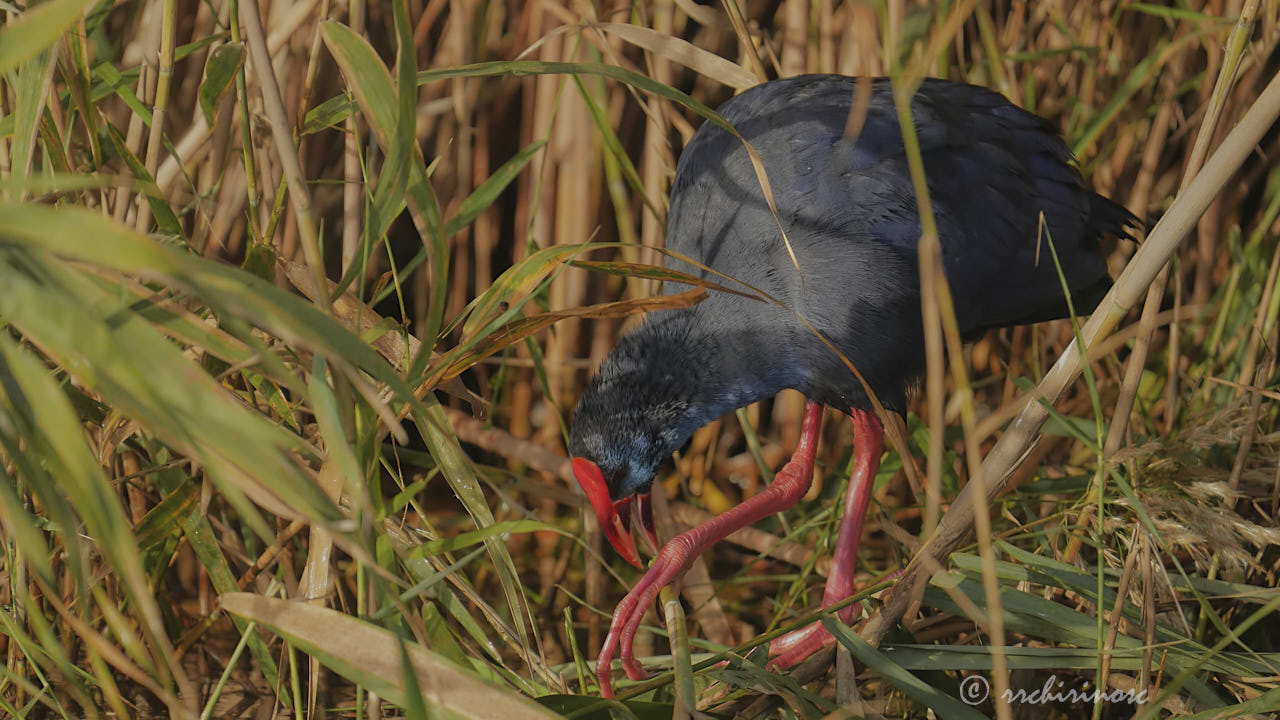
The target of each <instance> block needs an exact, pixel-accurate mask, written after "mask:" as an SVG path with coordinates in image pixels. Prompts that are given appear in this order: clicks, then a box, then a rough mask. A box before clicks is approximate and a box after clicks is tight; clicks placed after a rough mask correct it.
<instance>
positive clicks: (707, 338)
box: [601, 306, 799, 451]
mask: <svg viewBox="0 0 1280 720" xmlns="http://www.w3.org/2000/svg"><path fill="white" fill-rule="evenodd" d="M699 311H700V307H699V306H694V307H691V308H681V309H677V310H666V311H662V312H658V313H654V314H653V315H652V316H650V318H649V319H647V320H646V322H645V323H644V324H643V325H641V326H640V327H639V328H637V329H636V330H635V331H634V332H632V333H630V334H628V335H627V336H626V337H624V338H623V340H622V341H621V342H620V343H619V346H618V348H617V350H616V351H615V352H614V353H613V354H612V355H610V357H609V359H608V360H607V361H606V363H607V364H612V365H613V366H614V367H612V368H602V371H601V374H602V375H605V374H614V373H617V374H625V375H628V376H630V377H628V381H627V382H621V383H617V385H616V388H617V389H618V390H619V391H622V392H627V390H626V389H627V388H637V387H642V388H644V391H643V393H641V396H640V397H633V398H631V403H632V405H633V407H634V406H635V403H636V401H639V403H640V404H641V405H649V406H651V407H649V408H640V407H637V408H636V409H638V410H641V411H642V412H643V411H651V412H653V414H654V415H661V416H665V417H667V418H668V424H667V427H668V428H669V432H668V433H667V434H666V437H665V438H664V440H666V441H667V443H668V444H670V445H671V447H670V450H671V451H674V450H676V449H679V448H680V447H681V446H682V445H684V443H685V442H686V441H687V440H688V439H689V437H690V436H691V435H692V434H693V432H694V431H695V430H697V429H698V428H700V427H702V426H703V425H706V424H707V423H709V422H711V421H712V420H715V419H716V418H718V417H721V416H722V415H725V414H726V413H728V412H730V411H733V410H736V409H737V408H740V407H745V406H747V405H750V404H751V403H753V402H756V401H757V400H763V399H766V398H769V397H772V396H774V395H776V394H777V393H778V392H780V391H781V390H783V389H786V388H788V387H794V386H795V385H796V384H797V383H798V382H799V378H798V371H796V370H794V365H793V363H791V361H790V358H789V353H787V352H786V348H766V347H762V346H761V342H764V340H762V334H761V333H743V332H724V331H722V328H720V327H718V326H717V325H715V324H710V323H708V322H707V317H706V316H705V315H703V316H701V317H700V316H699Z"/></svg>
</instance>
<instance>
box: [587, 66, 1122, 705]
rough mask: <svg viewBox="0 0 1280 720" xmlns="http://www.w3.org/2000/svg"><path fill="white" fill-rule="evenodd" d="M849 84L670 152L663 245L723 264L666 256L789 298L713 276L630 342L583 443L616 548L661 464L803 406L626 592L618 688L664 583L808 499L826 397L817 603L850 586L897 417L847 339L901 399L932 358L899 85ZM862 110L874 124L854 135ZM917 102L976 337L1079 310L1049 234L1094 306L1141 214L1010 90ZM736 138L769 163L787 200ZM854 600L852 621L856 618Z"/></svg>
mask: <svg viewBox="0 0 1280 720" xmlns="http://www.w3.org/2000/svg"><path fill="white" fill-rule="evenodd" d="M857 82H859V81H858V80H856V79H854V78H849V77H843V76H836V75H807V76H801V77H794V78H789V79H784V80H775V81H772V82H767V83H764V84H762V85H759V86H756V87H754V88H751V89H749V90H747V91H745V92H743V93H742V94H740V95H738V96H736V97H734V98H733V99H731V100H729V101H728V102H726V103H725V104H724V105H723V106H722V107H721V108H720V110H719V112H720V114H721V116H722V117H723V118H724V119H725V120H726V121H728V123H729V124H730V125H731V126H732V127H733V128H735V129H736V130H737V132H738V133H739V134H740V135H741V138H739V137H737V136H735V135H733V134H732V133H730V132H728V131H726V130H725V129H724V128H722V127H720V126H719V125H717V124H715V123H710V122H708V123H705V124H703V126H702V127H701V128H700V129H699V130H698V131H697V133H696V134H695V135H694V137H693V139H692V140H691V141H690V143H689V145H688V147H687V148H685V151H684V153H683V154H682V155H681V157H680V161H679V164H678V166H677V168H676V176H675V180H674V182H673V184H672V188H671V211H670V215H669V218H668V224H667V239H666V242H667V248H668V249H670V250H672V251H675V252H676V253H679V254H680V255H683V256H687V257H689V258H691V259H693V260H695V261H697V262H698V263H700V264H701V265H704V266H706V268H710V269H711V270H714V271H715V273H716V274H713V273H710V272H708V271H707V270H706V269H704V268H701V267H698V266H695V265H692V264H689V263H685V262H680V261H674V260H669V261H668V266H670V267H673V268H674V269H676V270H680V271H683V272H686V273H690V274H692V275H695V276H698V277H702V278H706V279H708V280H712V281H714V282H717V283H721V284H726V285H730V286H732V285H733V283H732V282H731V281H728V280H725V278H732V279H735V280H737V281H740V282H741V283H743V284H744V285H745V286H747V287H749V288H754V289H757V290H760V291H763V292H765V293H768V294H769V295H770V296H772V297H773V298H775V299H777V300H778V301H780V302H779V303H778V304H775V303H768V302H761V301H760V300H757V299H753V298H750V297H743V296H740V295H735V294H732V293H723V292H712V294H711V295H710V296H709V297H708V298H707V299H706V300H704V301H703V302H701V303H699V304H697V305H694V306H692V307H688V308H682V309H677V310H665V311H660V312H655V313H653V314H652V315H651V316H650V317H648V318H647V319H646V321H645V322H644V323H643V324H642V325H640V326H639V327H638V328H637V329H635V330H634V331H633V332H630V333H628V334H626V335H624V336H623V337H622V338H621V339H620V340H619V342H618V345H617V347H616V348H615V349H614V350H613V351H612V352H611V353H610V354H609V356H608V357H607V358H606V359H605V361H604V363H603V364H602V366H601V368H600V370H599V373H598V374H597V375H596V376H595V377H594V379H593V380H592V382H591V383H590V385H589V386H588V388H587V389H586V391H585V392H584V394H583V395H582V398H581V400H580V402H579V404H578V408H577V411H576V412H575V414H574V418H573V428H572V432H571V438H570V447H569V451H570V453H571V455H572V456H573V458H574V459H573V469H574V473H575V476H576V477H577V479H578V481H579V483H580V484H581V485H582V488H583V490H584V491H585V493H586V495H587V497H588V499H589V500H590V502H591V505H592V507H593V509H594V510H595V512H596V514H597V516H598V517H599V519H600V523H601V526H602V528H603V531H604V533H605V535H606V537H607V538H608V540H609V541H610V543H611V544H612V545H613V546H614V547H615V548H616V549H617V550H618V552H619V553H620V554H621V555H622V556H623V557H624V558H626V559H627V560H628V561H629V562H631V563H632V564H634V565H636V566H637V567H642V566H641V565H640V558H639V553H638V552H637V550H636V545H635V541H634V539H633V538H632V536H631V519H632V516H633V515H639V516H640V517H641V525H642V526H643V527H644V529H645V530H646V532H649V533H652V516H651V514H650V511H649V510H648V503H647V499H648V495H649V492H650V489H651V487H652V484H653V479H654V475H655V473H656V472H657V469H658V466H659V465H660V464H661V463H662V461H663V460H664V459H665V458H667V457H669V456H670V455H671V453H672V452H674V451H675V450H678V449H679V448H680V447H681V446H682V445H683V444H684V443H685V442H686V441H687V440H688V439H689V437H690V435H691V434H692V433H693V432H694V431H695V430H697V429H698V428H700V427H702V426H703V425H705V424H707V423H708V422H710V421H712V420H714V419H715V418H717V417H719V416H721V415H724V414H725V413H728V412H730V411H732V410H734V409H736V408H740V407H744V406H746V405H748V404H750V403H753V402H756V401H758V400H763V399H767V398H769V397H772V396H773V395H775V394H776V393H778V392H780V391H781V390H784V389H788V388H791V389H795V390H799V391H800V392H802V393H804V395H805V396H806V397H807V398H808V401H809V402H808V404H807V406H806V408H805V415H804V425H803V428H802V431H801V437H800V442H799V446H798V447H797V448H796V451H795V454H794V456H793V457H792V458H791V461H790V462H788V463H787V464H786V465H785V466H784V467H783V468H782V470H781V471H780V472H779V473H778V474H777V476H776V479H775V480H774V482H773V483H772V484H771V485H770V486H769V487H768V488H767V489H766V490H764V491H763V492H761V493H759V494H757V495H755V496H753V497H751V498H748V499H747V500H745V501H743V502H742V503H741V504H739V505H737V506H735V507H734V508H732V509H731V510H729V511H728V512H726V513H724V514H723V515H720V516H718V517H716V518H715V519H713V520H711V521H709V522H707V523H705V524H703V525H701V526H699V527H697V528H694V529H693V530H690V531H688V532H686V533H684V534H682V535H680V536H678V537H676V538H674V539H672V540H671V541H670V542H669V543H667V544H666V546H664V547H663V548H662V550H661V551H660V552H659V553H658V556H657V558H656V559H655V560H654V562H653V564H652V566H651V567H650V568H649V570H648V571H647V572H646V573H645V575H644V576H643V577H642V578H641V579H640V581H639V582H637V583H636V585H635V587H634V588H633V589H632V590H631V592H630V593H629V594H628V595H627V596H626V598H625V599H623V601H622V602H621V603H620V604H619V605H618V607H617V609H616V610H615V611H614V614H613V622H612V624H611V626H610V629H609V634H608V636H607V637H606V640H605V643H604V646H603V648H602V649H601V652H600V655H599V659H598V661H597V677H598V679H599V681H600V686H601V689H602V692H603V693H604V695H605V696H607V697H608V696H611V695H612V689H611V676H610V665H611V662H612V659H613V657H614V654H615V653H618V652H619V651H620V654H621V659H622V665H623V668H624V670H625V671H626V673H627V675H628V676H629V677H631V678H632V679H642V678H643V677H644V676H645V673H644V670H643V669H642V668H641V667H640V665H639V663H638V662H637V661H636V659H635V656H634V653H633V650H632V642H633V640H634V638H635V634H636V631H637V630H638V628H639V626H640V620H641V618H642V617H643V615H644V613H645V610H646V609H647V608H648V607H650V606H651V605H652V604H653V602H654V599H655V598H656V596H657V593H658V591H659V590H660V589H661V588H662V587H663V586H665V585H667V584H669V583H671V582H673V581H675V580H676V579H677V578H679V577H680V576H681V575H682V574H683V573H684V572H685V571H686V570H687V569H688V567H689V565H690V563H691V562H692V561H693V559H694V558H696V557H697V556H698V555H699V554H700V553H702V552H703V551H705V550H706V549H707V548H708V547H710V546H711V545H712V544H713V543H714V542H716V541H717V540H719V539H721V538H723V537H725V536H726V535H728V534H730V533H732V532H733V531H735V530H737V529H739V528H742V527H745V526H747V525H750V524H752V523H755V522H756V521H758V520H760V519H762V518H764V517H766V516H768V515H770V514H773V513H776V512H780V511H783V510H786V509H787V508H789V507H791V506H792V505H794V504H795V503H796V502H797V501H798V500H799V499H800V498H801V497H803V496H804V494H805V492H806V491H807V490H808V488H809V484H810V481H811V479H812V476H813V466H814V458H815V453H816V451H817V445H818V433H819V429H820V426H821V419H822V408H823V406H830V407H833V408H836V409H838V410H840V411H842V412H846V413H848V414H849V415H850V416H851V417H852V419H853V422H854V446H855V461H854V469H853V474H852V477H851V479H850V484H849V491H848V493H849V494H848V497H847V499H846V503H845V508H844V515H843V518H842V520H841V524H840V530H839V534H838V538H837V541H836V548H835V557H834V558H833V562H832V564H831V571H830V574H829V576H828V580H827V586H826V589H825V592H824V594H823V601H822V602H823V606H824V607H826V606H830V605H832V604H834V603H837V602H839V601H841V600H844V599H846V598H848V597H850V596H851V595H852V594H853V592H854V588H853V573H854V565H855V560H856V556H857V549H858V541H859V539H860V536H861V534H862V524H863V518H864V517H865V515H866V512H867V507H868V504H869V502H870V498H871V490H872V482H873V480H874V478H875V475H876V470H877V469H878V467H879V463H880V456H881V454H882V451H883V432H884V430H883V426H882V424H881V421H880V419H879V418H878V417H877V416H876V415H875V413H874V412H873V403H872V402H871V399H870V397H869V395H868V393H867V390H866V388H865V387H864V386H863V384H862V381H861V380H859V378H858V377H857V376H856V375H855V374H854V373H853V372H851V371H850V370H849V369H848V367H847V366H846V364H845V361H844V359H843V358H841V357H840V355H841V354H842V355H844V357H845V358H848V360H850V361H851V362H852V364H853V365H854V367H856V368H857V370H858V371H859V373H860V374H861V376H862V378H864V379H865V381H866V383H867V385H868V386H869V387H870V389H871V391H872V392H873V393H874V395H875V396H876V397H877V398H878V399H879V400H880V402H881V403H882V404H883V407H884V408H886V409H887V410H889V411H892V412H897V413H903V412H904V411H905V409H906V402H907V395H908V392H909V390H910V389H911V388H912V387H913V386H914V385H916V384H918V382H919V378H920V376H921V374H922V373H923V370H924V331H923V324H922V319H921V301H920V278H919V269H918V268H919V259H918V242H919V239H920V235H921V223H920V215H919V212H918V205H917V199H916V196H915V192H914V190H913V186H912V182H911V175H910V172H909V170H908V164H907V155H906V151H905V150H904V144H903V138H902V132H901V130H900V128H899V125H898V116H897V111H896V109H895V106H894V98H893V90H892V88H891V86H890V83H889V81H888V80H887V79H875V80H865V82H870V83H872V89H871V93H870V100H869V102H867V103H865V106H863V107H857V108H855V86H856V83H857ZM851 113H855V114H861V120H862V122H861V127H860V129H858V131H857V133H856V136H852V137H851V136H849V135H847V134H846V133H847V128H849V127H850V125H851V123H850V116H851ZM911 115H912V118H913V122H914V125H915V129H916V134H917V137H918V138H919V142H920V150H921V153H922V155H923V158H924V166H925V173H926V177H927V183H928V189H929V199H930V202H931V204H932V208H933V213H934V215H935V217H936V221H937V227H938V236H939V241H940V244H941V249H942V264H943V269H944V272H945V274H946V277H947V280H948V283H949V285H950V289H951V294H952V297H953V302H954V307H955V313H956V319H957V322H958V324H959V328H960V331H961V333H962V335H963V336H964V337H965V338H966V339H973V338H975V337H976V336H978V335H980V334H981V333H982V332H983V331H985V330H987V329H989V328H995V327H1004V326H1009V325H1017V324H1025V323H1032V322H1038V321H1042V320H1049V319H1054V318H1060V317H1064V316H1066V315H1067V313H1068V305H1067V298H1066V297H1065V296H1064V292H1063V287H1062V283H1061V281H1060V278H1059V275H1058V270H1057V269H1056V267H1055V263H1054V258H1053V256H1052V255H1051V254H1050V250H1049V247H1048V244H1047V241H1048V240H1052V244H1053V250H1054V252H1055V253H1056V256H1057V260H1058V261H1059V262H1060V263H1061V270H1062V274H1063V276H1064V277H1065V281H1066V285H1067V287H1068V288H1069V291H1070V297H1071V300H1072V301H1073V303H1074V308H1075V310H1076V311H1077V312H1078V313H1081V314H1085V313H1088V312H1089V311H1090V310H1092V309H1093V307H1094V306H1095V305H1096V304H1097V301H1098V300H1099V299H1100V298H1101V297H1102V295H1103V294H1104V293H1105V291H1106V289H1107V288H1108V287H1109V286H1110V279H1109V278H1108V276H1107V272H1106V262H1105V260H1104V257H1103V255H1102V252H1101V250H1100V247H1099V239H1100V238H1101V237H1103V236H1106V235H1117V236H1120V235H1125V234H1126V230H1125V228H1126V227H1127V226H1130V225H1132V224H1133V223H1134V222H1135V220H1134V218H1133V217H1132V216H1131V215H1130V214H1129V213H1128V212H1127V211H1126V210H1124V209H1123V208H1122V207H1120V206H1119V205H1117V204H1115V203H1113V202H1111V201H1110V200H1108V199H1106V198H1103V197H1101V196H1099V195H1097V194H1095V193H1093V192H1091V191H1090V190H1088V189H1086V188H1085V187H1084V185H1083V183H1082V181H1081V177H1080V173H1079V171H1078V169H1077V168H1076V167H1075V166H1074V164H1073V163H1072V158H1071V155H1070V152H1069V151H1068V150H1067V148H1066V146H1065V145H1064V144H1063V142H1062V140H1061V138H1060V137H1059V136H1058V134H1057V132H1056V131H1055V130H1054V129H1053V127H1052V126H1051V125H1050V124H1049V123H1048V122H1047V121H1046V120H1044V119H1042V118H1040V117H1038V116H1036V115H1034V114H1032V113H1029V112H1027V111H1025V110H1022V109H1020V108H1018V107H1016V106H1014V105H1012V104H1010V103H1009V102H1008V101H1007V100H1005V99H1004V98H1003V97H1002V96H1000V95H999V94H997V93H994V92H992V91H990V90H986V89H983V88H980V87H975V86H972V85H964V84H959V83H954V82H948V81H945V80H926V81H924V83H923V84H922V85H921V86H920V87H919V89H918V90H917V91H916V93H915V95H914V96H913V97H912V99H911ZM856 116H857V115H855V117H856ZM853 125H855V126H856V125H857V123H853ZM744 140H745V141H746V142H748V143H750V144H751V146H752V147H753V148H754V149H755V150H756V152H757V153H758V154H759V158H760V160H761V161H762V163H763V166H764V169H765V172H766V173H767V177H768V181H769V185H770V187H771V190H772V196H773V200H774V203H775V205H776V209H777V213H776V216H775V214H774V212H773V210H772V209H771V208H770V207H769V203H768V202H767V201H766V198H765V195H764V192H763V191H762V189H761V184H760V181H759V178H758V176H757V173H756V170H755V168H754V167H753V163H752V160H751V157H750V155H749V153H748V150H747V148H746V147H745V145H744ZM783 230H785V240H784V234H783ZM683 289H685V286H670V284H669V287H668V288H667V289H666V291H667V292H678V291H680V290H683ZM816 333H821V335H822V336H823V337H819V336H818V335H817V334H816ZM824 338H825V341H824ZM826 341H829V342H830V343H831V345H834V347H835V348H836V349H838V350H839V354H837V353H836V352H833V351H832V349H831V347H830V346H829V345H828V344H827V342H826ZM853 614H854V610H853V608H845V609H844V610H843V611H842V612H841V613H840V616H841V618H842V619H843V620H844V621H845V622H849V621H851V619H852V617H853ZM830 641H831V638H830V635H829V633H827V631H826V630H825V629H824V628H823V627H822V625H821V624H814V625H812V626H810V627H807V628H804V629H802V630H799V631H797V632H795V633H792V634H791V635H789V636H785V637H783V638H779V639H778V640H776V641H775V642H774V644H773V645H772V646H771V654H772V655H773V659H772V660H771V664H772V665H774V666H776V667H786V666H788V665H791V664H794V663H796V662H798V661H800V660H802V659H804V658H805V657H806V656H807V655H809V654H810V653H812V652H813V651H814V650H816V649H817V648H819V647H821V646H822V645H823V644H824V643H827V642H830Z"/></svg>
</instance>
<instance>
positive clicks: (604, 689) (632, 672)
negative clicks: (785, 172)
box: [596, 533, 694, 698]
mask: <svg viewBox="0 0 1280 720" xmlns="http://www.w3.org/2000/svg"><path fill="white" fill-rule="evenodd" d="M686 535H688V533H685V535H681V536H679V537H677V538H675V539H674V540H672V541H671V542H669V543H667V544H666V545H665V546H664V547H663V548H662V551H661V552H659V553H658V556H657V558H655V559H654V561H653V565H652V566H651V567H650V568H649V571H648V572H646V573H645V574H644V577H642V578H640V582H638V583H636V585H635V587H633V588H631V592H629V593H627V596H626V597H625V598H623V599H622V602H620V603H618V607H617V608H615V609H614V611H613V622H611V623H610V624H609V634H608V635H606V636H605V639H604V645H603V646H602V647H601V648H600V656H599V657H598V658H596V679H597V680H598V681H599V682H600V694H601V695H603V696H604V697H607V698H611V697H613V682H612V678H611V675H610V667H609V666H610V665H611V664H612V663H613V656H614V653H617V652H619V650H621V652H620V653H619V654H620V655H621V660H622V669H623V670H625V671H626V673H627V677H629V678H631V679H632V680H637V681H639V680H644V679H645V678H646V677H648V674H647V673H645V671H644V668H642V667H640V663H639V662H637V661H636V656H635V651H634V649H633V646H632V643H633V642H634V641H635V637H636V631H637V630H639V629H640V620H641V619H642V618H643V617H644V614H645V611H646V610H648V609H649V608H650V607H651V606H652V605H653V601H654V599H655V598H656V597H657V596H658V592H659V591H660V590H662V588H664V587H666V586H667V585H670V584H671V583H672V581H674V580H675V579H676V578H678V577H679V576H680V575H682V574H684V572H685V570H687V569H688V567H689V563H690V562H691V561H692V559H693V557H694V554H693V553H692V552H690V549H691V548H690V545H689V543H688V542H687V540H686V538H685V536H686Z"/></svg>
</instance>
